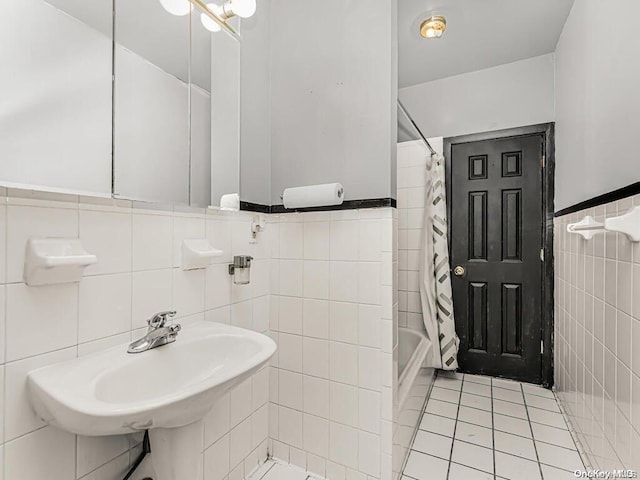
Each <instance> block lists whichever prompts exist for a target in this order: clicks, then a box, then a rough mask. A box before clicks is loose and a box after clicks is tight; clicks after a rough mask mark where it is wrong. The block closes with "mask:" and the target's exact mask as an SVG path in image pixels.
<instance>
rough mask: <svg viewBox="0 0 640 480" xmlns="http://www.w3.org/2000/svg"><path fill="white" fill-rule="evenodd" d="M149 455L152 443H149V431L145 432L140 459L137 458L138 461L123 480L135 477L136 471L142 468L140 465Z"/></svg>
mask: <svg viewBox="0 0 640 480" xmlns="http://www.w3.org/2000/svg"><path fill="white" fill-rule="evenodd" d="M148 453H151V443H150V442H149V430H145V432H144V439H143V440H142V453H141V454H140V455H138V458H136V461H135V462H133V465H132V466H131V468H130V469H129V471H128V472H127V474H126V475H125V476H124V478H123V479H122V480H129V479H130V478H131V475H133V472H135V471H136V469H137V468H138V467H139V466H140V464H141V463H142V461H143V460H144V457H146V456H147V454H148ZM145 480H153V479H151V478H149V479H145Z"/></svg>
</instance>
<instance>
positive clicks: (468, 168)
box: [449, 134, 543, 383]
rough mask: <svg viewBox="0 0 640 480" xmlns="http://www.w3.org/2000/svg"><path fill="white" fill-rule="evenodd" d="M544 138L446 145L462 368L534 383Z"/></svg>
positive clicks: (537, 350) (538, 367) (537, 352)
mask: <svg viewBox="0 0 640 480" xmlns="http://www.w3.org/2000/svg"><path fill="white" fill-rule="evenodd" d="M542 152H543V137H542V135H538V134H536V135H529V136H521V137H511V138H504V139H497V140H486V141H480V142H471V143H460V144H455V143H454V144H452V146H451V159H450V162H449V165H450V167H449V168H450V169H451V199H450V210H451V215H450V219H451V222H450V228H451V262H452V265H453V266H461V267H463V268H464V270H460V269H458V270H457V272H458V273H461V272H463V273H462V275H458V274H456V275H454V276H453V280H452V282H453V297H454V311H455V317H456V329H457V332H458V335H459V337H460V352H459V357H458V360H459V363H460V367H461V369H462V370H463V371H466V372H472V373H481V374H489V375H496V376H501V377H508V378H513V379H517V380H524V381H529V382H534V383H539V382H540V380H541V354H540V341H541V328H542V262H541V260H540V250H541V248H542V233H543V230H542V228H543V222H542V218H543V217H542V168H541V163H540V159H541V157H542Z"/></svg>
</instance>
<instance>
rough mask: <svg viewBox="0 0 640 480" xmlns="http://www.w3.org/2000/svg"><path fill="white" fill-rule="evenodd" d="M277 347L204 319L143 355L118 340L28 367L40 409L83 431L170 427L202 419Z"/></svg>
mask: <svg viewBox="0 0 640 480" xmlns="http://www.w3.org/2000/svg"><path fill="white" fill-rule="evenodd" d="M275 351H276V345H275V343H274V342H273V340H271V339H270V338H269V337H267V336H265V335H262V334H259V333H256V332H253V331H249V330H245V329H242V328H237V327H233V326H230V325H225V324H219V323H212V322H199V323H195V324H192V325H189V326H187V327H185V328H184V329H183V330H182V332H181V333H180V335H179V336H178V338H177V340H176V341H175V342H174V343H171V344H169V345H165V346H162V347H159V348H155V349H152V350H149V351H147V352H143V353H138V354H129V353H127V346H126V345H120V346H117V347H113V348H111V349H109V350H105V351H102V352H99V353H96V354H93V355H88V356H86V357H80V358H76V359H73V360H70V361H67V362H62V363H58V364H55V365H51V366H48V367H44V368H40V369H37V370H34V371H32V372H29V375H28V388H29V394H30V398H31V402H32V404H33V407H34V408H35V410H36V412H37V414H38V415H39V416H40V417H41V418H43V419H44V420H46V421H47V422H49V423H50V424H52V425H55V426H57V427H59V428H61V429H64V430H67V431H69V432H72V433H77V434H80V435H92V436H98V435H116V434H124V433H131V432H136V431H140V430H147V429H157V428H163V429H169V428H178V427H184V426H187V425H190V424H192V423H194V422H197V421H199V420H201V419H202V418H203V417H204V415H205V414H206V413H207V412H208V411H209V410H210V409H211V407H212V405H213V404H214V402H215V400H216V399H217V398H218V397H220V396H221V395H222V394H223V393H225V392H226V391H228V390H229V389H231V388H232V387H234V386H235V385H237V384H239V383H240V382H242V381H243V380H245V379H246V378H248V377H249V376H250V375H251V374H252V373H254V372H256V371H257V370H258V369H260V368H261V367H262V366H263V365H265V364H266V362H267V361H268V360H269V358H271V356H272V355H273V354H274V353H275Z"/></svg>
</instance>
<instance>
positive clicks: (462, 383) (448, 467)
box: [447, 375, 464, 479]
mask: <svg viewBox="0 0 640 480" xmlns="http://www.w3.org/2000/svg"><path fill="white" fill-rule="evenodd" d="M463 388H464V375H463V376H462V380H461V382H460V395H459V396H458V409H457V410H456V423H454V424H453V437H452V438H451V451H450V452H449V463H448V465H447V479H448V478H449V475H450V473H451V461H452V460H453V446H454V445H455V443H456V429H457V428H458V417H459V416H460V402H461V401H462V389H463Z"/></svg>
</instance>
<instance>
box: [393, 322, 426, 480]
mask: <svg viewBox="0 0 640 480" xmlns="http://www.w3.org/2000/svg"><path fill="white" fill-rule="evenodd" d="M432 350H433V345H431V342H430V341H429V339H428V338H427V336H426V335H424V334H423V333H421V332H418V331H416V330H410V329H408V328H399V329H398V386H397V397H396V402H397V403H396V415H395V422H394V433H393V462H392V463H393V478H394V479H399V478H400V473H401V472H402V469H403V467H404V464H405V462H406V460H407V457H408V455H409V447H410V445H411V442H412V441H413V438H414V436H415V434H416V431H417V429H418V425H419V423H420V418H421V416H422V411H423V409H424V405H425V403H426V401H427V397H428V395H429V392H430V391H431V386H432V385H433V380H434V377H435V370H434V369H433V368H425V367H424V364H425V359H426V358H428V357H429V356H430V355H431V354H432Z"/></svg>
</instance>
